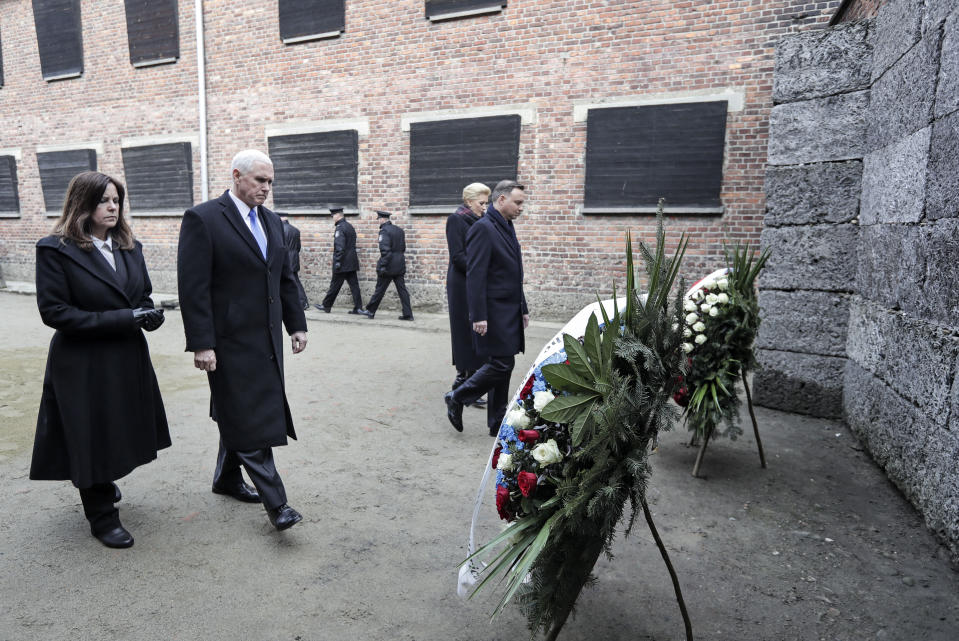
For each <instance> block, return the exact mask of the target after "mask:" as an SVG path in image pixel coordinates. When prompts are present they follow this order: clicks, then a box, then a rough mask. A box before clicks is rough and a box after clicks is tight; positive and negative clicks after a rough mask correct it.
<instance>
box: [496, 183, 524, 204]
mask: <svg viewBox="0 0 959 641" xmlns="http://www.w3.org/2000/svg"><path fill="white" fill-rule="evenodd" d="M514 189H519V190H520V191H526V187H524V186H523V185H521V184H519V183H518V182H516V181H515V180H501V181H499V182H498V183H496V186H495V187H493V193H492V194H490V197H489V199H490V202H494V203H495V202H496V201H497V200H499V197H500V196H509V195H510V194H512V193H513V190H514Z"/></svg>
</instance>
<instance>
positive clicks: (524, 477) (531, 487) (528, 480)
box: [516, 472, 536, 496]
mask: <svg viewBox="0 0 959 641" xmlns="http://www.w3.org/2000/svg"><path fill="white" fill-rule="evenodd" d="M516 482H517V483H518V484H519V491H520V492H522V493H523V496H529V495H530V494H532V493H533V492H535V491H536V475H535V474H533V473H532V472H520V473H519V476H517V477H516Z"/></svg>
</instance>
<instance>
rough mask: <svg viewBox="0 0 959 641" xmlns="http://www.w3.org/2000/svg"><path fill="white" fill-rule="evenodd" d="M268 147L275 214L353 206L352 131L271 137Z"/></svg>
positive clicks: (355, 147) (355, 152) (355, 139)
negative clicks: (272, 179)
mask: <svg viewBox="0 0 959 641" xmlns="http://www.w3.org/2000/svg"><path fill="white" fill-rule="evenodd" d="M268 144H269V150H270V159H271V160H272V161H273V171H274V173H275V175H276V182H275V183H274V184H273V204H274V205H275V206H276V208H277V209H278V210H281V209H310V210H320V209H328V208H330V207H356V206H357V191H358V190H357V184H356V179H357V166H358V159H359V136H358V134H357V132H356V130H355V129H349V130H344V131H326V132H317V133H309V134H292V135H287V136H272V137H271V138H270V139H269V143H268Z"/></svg>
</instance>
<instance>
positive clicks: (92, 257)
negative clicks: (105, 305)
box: [57, 240, 140, 307]
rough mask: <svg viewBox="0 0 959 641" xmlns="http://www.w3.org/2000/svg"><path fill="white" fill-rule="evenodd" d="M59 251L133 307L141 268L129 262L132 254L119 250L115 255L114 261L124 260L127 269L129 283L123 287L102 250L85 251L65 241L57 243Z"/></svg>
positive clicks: (131, 261)
mask: <svg viewBox="0 0 959 641" xmlns="http://www.w3.org/2000/svg"><path fill="white" fill-rule="evenodd" d="M57 250H59V251H60V252H61V253H63V254H64V255H66V256H67V257H68V258H69V259H70V260H72V261H73V262H74V263H76V264H77V265H79V266H80V267H82V268H83V269H85V270H86V271H88V272H90V274H92V275H93V276H95V277H97V278H99V279H100V280H102V281H103V282H104V283H106V284H107V285H109V286H110V287H112V288H113V289H114V290H116V291H117V292H118V293H119V294H120V295H121V296H123V297H124V298H125V299H126V301H127V302H128V303H130V305H131V307H132V306H133V299H134V298H136V294H135V292H134V291H133V290H134V289H136V286H137V285H136V283H137V282H138V281H139V278H138V277H137V275H138V274H139V271H140V270H139V266H137V265H136V261H133V260H128V254H129V253H130V252H128V251H124V250H120V249H117V250H115V251H114V253H113V257H114V260H122V261H123V265H124V266H125V267H126V268H127V282H126V284H125V286H124V287H121V286H120V283H119V282H117V278H116V274H115V273H114V272H113V268H112V267H110V263H108V262H107V259H106V258H104V257H103V254H101V253H100V250H98V249H96V248H95V247H94V248H93V249H91V250H90V251H84V250H82V249H80V248H79V247H77V246H76V245H74V244H73V243H72V242H70V241H69V240H65V241H62V242H58V243H57Z"/></svg>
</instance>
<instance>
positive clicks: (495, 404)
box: [444, 180, 529, 436]
mask: <svg viewBox="0 0 959 641" xmlns="http://www.w3.org/2000/svg"><path fill="white" fill-rule="evenodd" d="M524 192H525V188H524V187H523V186H522V185H520V184H519V183H517V182H516V181H513V180H501V181H500V182H499V183H497V185H496V187H495V188H494V189H493V193H492V194H491V195H490V205H489V208H488V209H487V210H486V214H484V215H483V217H482V218H480V219H479V220H478V221H476V222H475V223H474V224H473V225H472V226H471V227H470V230H469V232H468V233H467V234H466V263H467V265H466V291H467V298H468V301H469V310H470V319H471V320H472V322H473V341H474V345H475V346H476V351H477V353H478V354H480V355H481V356H484V357H485V358H486V362H485V363H484V364H483V366H482V367H480V368H479V369H478V370H476V373H475V374H473V375H472V376H470V377H469V378H468V379H466V380H465V381H463V383H462V384H461V385H460V386H459V387H457V388H456V389H455V390H453V391H451V392H447V393H446V396H445V397H444V400H445V401H446V417H447V418H448V419H449V421H450V424H452V426H453V428H454V429H455V430H456V431H457V432H462V431H463V405H465V404H466V403H472V402H473V401H475V400H476V399H478V398H479V397H480V396H482V395H483V394H485V393H487V392H489V403H488V405H487V406H486V424H487V427H489V434H490V436H496V434H497V433H498V431H499V427H500V423H501V422H502V421H503V416H504V415H505V414H506V404H507V403H508V402H509V378H510V374H512V373H513V366H514V365H515V364H516V354H518V353H519V352H522V351H524V350H525V348H526V341H525V330H526V327H527V326H528V325H529V309H528V308H527V306H526V296H525V295H524V294H523V254H522V250H521V249H520V245H519V241H518V240H517V239H516V231H515V230H514V229H513V220H515V219H516V218H518V217H519V216H520V215H521V214H522V213H523V203H525V202H526V194H525V193H524Z"/></svg>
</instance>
